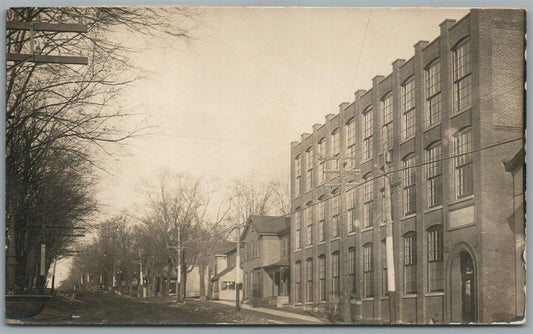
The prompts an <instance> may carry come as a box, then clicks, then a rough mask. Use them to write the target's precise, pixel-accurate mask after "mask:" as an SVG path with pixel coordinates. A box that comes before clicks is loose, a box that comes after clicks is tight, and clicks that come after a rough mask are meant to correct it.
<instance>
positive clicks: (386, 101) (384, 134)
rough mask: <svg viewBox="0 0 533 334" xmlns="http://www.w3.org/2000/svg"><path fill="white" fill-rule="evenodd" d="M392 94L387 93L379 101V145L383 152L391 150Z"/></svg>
mask: <svg viewBox="0 0 533 334" xmlns="http://www.w3.org/2000/svg"><path fill="white" fill-rule="evenodd" d="M392 110H393V105H392V93H388V94H387V95H385V97H383V99H382V100H381V120H382V127H381V144H382V147H383V152H385V151H386V152H389V151H391V150H392V140H393V125H392V124H393V123H392Z"/></svg>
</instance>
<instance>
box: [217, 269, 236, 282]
mask: <svg viewBox="0 0 533 334" xmlns="http://www.w3.org/2000/svg"><path fill="white" fill-rule="evenodd" d="M233 268H235V266H233V267H231V268H226V269H224V270H222V271H221V272H219V273H218V274H216V275H215V276H213V278H211V280H212V281H216V280H218V279H219V278H221V277H222V276H224V275H226V274H227V273H229V272H230V271H232V270H233Z"/></svg>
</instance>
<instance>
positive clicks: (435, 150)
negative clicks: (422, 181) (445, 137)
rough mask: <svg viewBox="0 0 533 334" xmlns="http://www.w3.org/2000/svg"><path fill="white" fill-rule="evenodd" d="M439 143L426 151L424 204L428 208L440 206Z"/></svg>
mask: <svg viewBox="0 0 533 334" xmlns="http://www.w3.org/2000/svg"><path fill="white" fill-rule="evenodd" d="M440 159H441V143H440V142H437V143H434V144H432V145H431V146H430V147H428V148H427V149H426V178H427V182H426V203H427V206H428V208H432V207H435V206H438V205H441V204H442V161H440Z"/></svg>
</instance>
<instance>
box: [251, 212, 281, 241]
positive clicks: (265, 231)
mask: <svg viewBox="0 0 533 334" xmlns="http://www.w3.org/2000/svg"><path fill="white" fill-rule="evenodd" d="M250 227H251V228H253V229H254V230H255V231H256V232H257V234H259V235H279V234H280V233H282V232H284V231H286V230H288V229H289V227H290V218H289V217H285V216H257V215H251V216H250V217H249V218H248V221H247V222H246V226H245V228H244V231H243V232H242V235H241V240H242V239H243V238H244V236H245V234H246V232H247V231H248V228H250Z"/></svg>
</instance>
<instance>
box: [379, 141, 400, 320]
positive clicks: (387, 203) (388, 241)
mask: <svg viewBox="0 0 533 334" xmlns="http://www.w3.org/2000/svg"><path fill="white" fill-rule="evenodd" d="M389 152H390V151H389V150H388V147H387V144H386V143H385V144H384V152H383V168H382V170H383V178H384V179H383V181H384V182H383V185H384V187H383V203H382V208H383V221H384V222H385V225H386V229H387V231H386V232H387V234H386V238H385V250H386V252H385V253H386V263H387V292H388V295H389V320H390V323H391V324H395V323H396V322H397V314H396V311H397V307H396V275H395V268H394V228H393V226H394V224H393V220H392V185H391V178H390V176H389V164H390V163H392V161H389V159H390V157H389Z"/></svg>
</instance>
